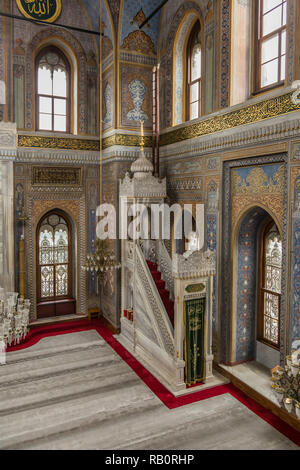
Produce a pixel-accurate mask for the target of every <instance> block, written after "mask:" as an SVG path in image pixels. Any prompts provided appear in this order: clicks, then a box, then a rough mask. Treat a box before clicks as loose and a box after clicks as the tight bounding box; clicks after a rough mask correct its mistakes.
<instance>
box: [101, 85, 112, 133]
mask: <svg viewBox="0 0 300 470" xmlns="http://www.w3.org/2000/svg"><path fill="white" fill-rule="evenodd" d="M104 104H105V115H104V119H103V121H104V124H112V111H113V106H112V88H111V86H110V83H107V84H106V86H105V88H104Z"/></svg>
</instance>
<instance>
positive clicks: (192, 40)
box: [186, 19, 203, 121]
mask: <svg viewBox="0 0 300 470" xmlns="http://www.w3.org/2000/svg"><path fill="white" fill-rule="evenodd" d="M198 35H201V23H200V20H199V19H197V21H196V22H195V24H194V26H193V28H192V30H191V33H190V36H189V39H188V43H187V55H186V56H187V60H186V98H187V99H186V121H191V120H192V119H191V104H192V103H191V102H190V101H191V87H192V86H193V85H195V84H197V83H198V92H199V100H198V117H197V118H194V119H199V118H200V117H201V116H202V114H203V112H202V108H203V103H202V101H203V100H202V89H203V79H202V72H203V50H202V44H201V42H200V45H201V74H200V78H198V79H196V80H193V81H192V80H191V77H192V53H193V49H194V46H195V45H196V44H197V42H196V39H197V36H198ZM194 103H197V101H195V102H194Z"/></svg>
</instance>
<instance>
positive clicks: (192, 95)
mask: <svg viewBox="0 0 300 470" xmlns="http://www.w3.org/2000/svg"><path fill="white" fill-rule="evenodd" d="M200 36H201V33H200V21H197V22H196V23H195V25H194V27H193V29H192V32H191V35H190V38H189V41H188V45H187V119H188V120H192V119H197V118H199V117H200V116H201V108H202V100H201V94H202V78H201V77H202V70H201V69H202V67H201V60H202V53H201V37H200Z"/></svg>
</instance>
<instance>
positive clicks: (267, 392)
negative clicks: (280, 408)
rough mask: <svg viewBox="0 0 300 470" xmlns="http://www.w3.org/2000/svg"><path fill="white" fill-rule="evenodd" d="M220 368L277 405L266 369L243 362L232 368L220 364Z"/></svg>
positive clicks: (268, 372)
mask: <svg viewBox="0 0 300 470" xmlns="http://www.w3.org/2000/svg"><path fill="white" fill-rule="evenodd" d="M220 367H221V368H223V369H224V370H226V371H227V372H230V374H232V375H233V376H234V377H236V378H237V379H240V380H241V381H242V382H243V383H245V384H247V385H249V387H251V388H253V390H255V391H256V392H258V393H260V394H261V395H263V396H264V397H266V398H268V399H269V400H270V401H272V402H274V403H275V404H276V405H278V402H277V400H276V397H275V395H274V393H273V392H272V389H271V381H270V378H271V373H270V370H269V369H268V368H267V367H265V366H263V365H262V364H260V363H259V362H256V361H251V362H245V363H243V364H239V365H237V366H233V367H231V366H225V365H224V364H220Z"/></svg>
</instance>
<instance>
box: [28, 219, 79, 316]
mask: <svg viewBox="0 0 300 470" xmlns="http://www.w3.org/2000/svg"><path fill="white" fill-rule="evenodd" d="M37 248H38V253H37V278H38V295H37V298H38V316H39V317H42V316H55V315H58V314H60V315H62V314H64V313H66V314H69V313H74V308H73V307H74V305H72V301H73V300H74V299H72V290H73V289H72V277H73V276H72V226H71V224H70V222H69V220H68V219H67V217H65V216H64V215H63V213H61V212H60V211H53V212H51V213H49V214H47V215H46V216H45V217H44V218H43V219H42V220H41V222H40V223H39V225H38V229H37ZM64 301H67V302H65V303H64ZM70 301H71V302H70ZM73 303H74V302H73Z"/></svg>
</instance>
